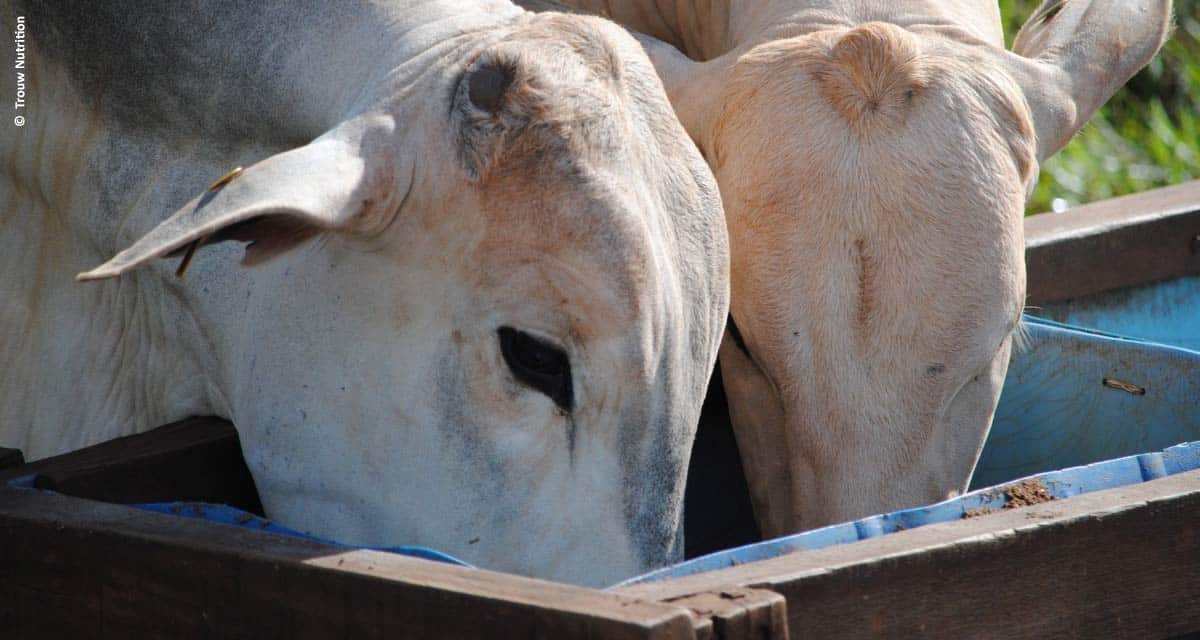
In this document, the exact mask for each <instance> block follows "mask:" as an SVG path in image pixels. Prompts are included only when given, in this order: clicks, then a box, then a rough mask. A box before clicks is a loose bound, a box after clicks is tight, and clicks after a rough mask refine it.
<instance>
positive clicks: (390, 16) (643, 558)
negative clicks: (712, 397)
mask: <svg viewBox="0 0 1200 640" xmlns="http://www.w3.org/2000/svg"><path fill="white" fill-rule="evenodd" d="M221 7H222V8H221V9H220V10H217V9H215V8H210V6H209V4H208V3H206V2H203V1H202V0H185V1H181V2H149V1H146V2H138V1H132V0H131V1H128V2H102V3H92V4H86V5H85V4H83V3H75V2H38V1H35V0H16V1H15V2H12V3H7V4H6V5H4V7H2V8H0V24H2V25H3V31H4V32H5V33H16V32H17V31H20V32H21V33H22V36H23V39H22V40H21V41H20V42H21V44H22V47H21V49H20V50H19V51H14V48H13V47H12V46H9V45H5V46H4V47H0V49H3V50H4V51H5V53H4V54H2V56H0V69H3V71H0V73H3V74H4V76H5V82H4V85H3V86H5V87H6V89H5V91H9V90H10V89H11V83H10V82H9V80H10V79H11V77H12V75H13V69H14V65H15V64H16V63H17V62H18V60H17V57H18V56H19V57H20V60H21V61H23V62H24V66H23V69H22V72H23V74H24V75H23V76H22V77H21V79H22V82H24V83H25V84H24V95H25V98H24V100H25V105H24V106H23V107H22V108H21V109H20V111H18V112H15V113H16V114H18V115H22V116H24V117H25V125H24V126H23V127H16V126H14V125H13V117H14V112H13V111H12V110H11V109H10V108H9V107H10V106H11V102H10V98H11V97H12V96H11V95H6V96H5V97H4V105H3V109H4V111H5V117H4V122H3V124H2V125H0V273H2V274H3V276H0V296H2V297H0V300H2V302H0V332H2V333H0V336H2V340H0V345H2V346H0V398H2V399H3V400H2V402H0V444H2V445H3V446H8V447H19V448H21V449H24V450H25V452H26V453H27V454H28V455H29V456H30V457H32V458H38V457H41V456H46V455H50V454H55V453H58V452H62V451H67V450H70V449H74V448H77V447H81V446H84V445H87V444H91V443H94V442H97V441H101V440H105V439H108V438H113V437H116V436H122V435H126V434H130V433H134V432H137V431H140V430H144V429H147V428H151V427H154V426H156V425H160V424H163V423H167V422H170V421H173V420H177V419H181V418H184V417H187V416H190V415H197V414H200V415H204V414H213V415H218V416H223V417H226V418H228V419H230V420H231V421H233V422H234V423H235V425H236V426H237V429H238V432H239V434H240V436H241V440H242V446H243V450H244V453H245V457H246V461H247V463H248V465H249V467H250V470H251V471H252V473H253V475H254V479H255V481H256V483H257V485H258V488H259V490H260V492H261V496H262V499H263V504H264V506H265V507H266V510H267V514H268V515H269V516H271V517H273V518H275V519H277V520H279V521H281V522H282V523H285V524H287V525H290V526H293V527H298V528H300V529H303V530H307V531H310V532H313V533H316V534H319V535H322V536H328V537H331V538H335V539H338V540H342V541H346V542H351V543H362V544H370V545H375V544H400V543H404V544H423V545H428V546H432V547H435V548H438V549H440V550H443V551H446V552H448V553H451V554H454V555H457V556H460V557H462V558H464V559H466V560H469V561H472V562H475V563H478V564H480V565H482V566H485V567H489V568H495V569H500V570H507V571H514V572H519V573H525V574H532V575H536V576H544V577H547V578H553V579H559V580H566V581H572V582H578V583H584V584H593V585H595V584H606V583H611V582H613V581H614V580H616V579H618V578H621V577H623V576H628V575H630V574H634V573H637V572H640V571H643V570H645V569H647V568H650V567H654V566H657V565H661V564H663V563H667V562H669V561H671V560H673V559H676V558H677V557H678V556H679V553H680V551H681V548H682V547H681V544H680V543H681V535H680V510H681V500H682V496H681V493H682V489H683V480H684V473H685V464H686V462H687V460H688V455H689V451H690V446H691V439H692V436H693V432H694V429H695V423H696V420H697V416H698V413H699V409H700V404H701V400H702V396H703V392H704V389H705V385H706V381H707V380H708V376H709V372H710V370H711V367H712V365H713V362H714V361H715V358H716V351H717V347H718V345H719V344H720V341H721V335H722V327H723V326H724V321H725V318H726V315H727V310H728V293H727V291H728V275H727V274H728V247H727V237H726V232H725V227H724V222H723V218H722V214H721V208H720V201H719V198H718V196H717V192H716V185H715V183H714V182H713V181H712V175H711V173H710V172H709V170H708V169H707V167H705V165H704V162H703V159H702V158H701V157H700V155H699V154H698V153H696V151H695V149H694V147H693V146H692V145H691V143H690V141H689V140H688V138H687V136H686V133H685V132H684V131H683V129H682V128H681V127H680V126H679V123H678V121H677V120H676V119H675V118H674V117H673V115H672V112H671V109H670V104H669V103H668V102H667V100H666V97H665V95H664V94H663V92H662V88H661V84H660V83H659V81H658V79H657V78H656V76H655V73H654V69H653V67H652V66H651V65H650V63H649V61H648V60H647V59H646V57H645V54H644V53H643V52H642V51H641V48H640V47H639V45H638V43H637V42H636V41H635V40H634V39H633V38H631V37H630V36H629V35H628V34H627V33H626V32H625V31H624V30H623V29H621V28H619V27H617V26H615V25H612V24H611V23H608V22H606V21H604V20H600V19H597V18H588V17H582V16H572V17H567V16H552V15H541V16H538V15H533V14H527V13H525V12H523V11H522V10H520V9H518V8H516V7H514V6H512V5H511V4H510V3H508V2H507V1H501V0H487V1H477V2H466V1H464V0H429V1H422V2H418V1H415V0H409V1H400V0H398V1H394V2H386V3H381V2H353V3H351V2H337V3H329V4H326V3H323V2H317V1H316V0H312V1H303V2H283V1H278V2H253V3H232V4H230V3H224V4H222V5H221ZM237 165H244V166H245V167H246V169H245V170H244V171H243V172H241V173H240V175H236V176H233V177H232V178H231V179H228V180H227V181H225V184H216V185H213V186H212V187H211V188H207V189H206V187H207V186H208V185H209V183H211V182H213V181H214V178H217V177H218V176H221V175H222V174H225V173H226V172H227V171H228V170H230V169H231V168H233V167H234V166H237ZM218 182H221V181H218ZM172 211H174V213H172ZM223 240H237V241H241V242H243V243H249V244H247V245H245V247H244V254H243V245H241V244H239V243H237V242H225V243H222V244H216V243H218V242H220V241H223ZM206 243H207V245H211V246H206V247H205V248H204V249H201V250H200V251H199V253H198V254H196V256H195V258H194V260H192V261H191V264H190V266H189V267H187V269H186V273H185V274H184V276H183V277H177V276H176V275H175V274H174V273H173V272H174V271H175V270H176V269H177V267H178V266H179V265H180V261H176V260H155V258H160V257H163V256H169V255H180V256H183V255H184V254H190V253H192V251H193V250H194V249H195V248H196V247H198V246H200V245H205V244H206ZM118 251H119V253H118ZM113 254H116V257H115V258H112V260H110V261H108V262H107V263H105V264H103V265H102V266H100V267H98V268H95V269H92V270H90V271H87V272H86V273H83V274H82V275H81V276H80V279H81V280H89V281H91V280H99V281H98V282H85V283H77V282H76V281H75V275H76V273H78V272H80V271H83V270H86V269H89V268H91V267H95V265H97V264H100V263H102V262H104V261H105V260H107V259H108V258H109V257H110V256H112V255H113ZM189 258H190V256H188V257H183V260H187V259H189ZM239 258H240V259H241V262H242V264H243V265H244V266H242V267H239V266H238V264H237V261H238V259H239ZM246 267H249V268H246ZM116 276H121V277H119V278H118V277H116Z"/></svg>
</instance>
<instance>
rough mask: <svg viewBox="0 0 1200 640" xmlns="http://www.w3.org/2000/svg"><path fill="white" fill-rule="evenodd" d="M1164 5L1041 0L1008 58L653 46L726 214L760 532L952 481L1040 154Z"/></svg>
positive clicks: (966, 460) (931, 497)
mask: <svg viewBox="0 0 1200 640" xmlns="http://www.w3.org/2000/svg"><path fill="white" fill-rule="evenodd" d="M1169 14H1170V2H1165V1H1156V2H1125V3H1106V2H1083V1H1080V2H1065V3H1064V2H1062V1H1061V0H1059V1H1051V2H1047V3H1045V5H1044V6H1043V7H1042V8H1041V9H1040V10H1039V11H1038V13H1037V14H1036V15H1035V16H1034V17H1033V18H1032V19H1031V21H1030V23H1029V24H1028V25H1027V26H1026V27H1025V28H1024V29H1023V30H1022V32H1021V34H1020V35H1019V36H1018V37H1017V39H1016V49H1015V51H1014V52H1009V51H1005V50H1003V49H1000V48H997V47H994V46H992V45H989V44H987V43H984V42H982V41H979V40H978V39H976V38H974V37H973V36H971V35H969V32H968V31H966V30H963V29H957V30H956V29H953V28H947V27H936V28H935V27H927V28H924V29H921V28H913V29H911V30H909V29H903V28H900V27H898V26H895V25H893V24H887V23H881V22H874V23H867V24H861V25H857V26H853V27H844V28H827V29H825V30H820V31H816V32H813V33H809V34H807V35H802V36H799V37H793V38H790V39H785V40H776V41H769V42H765V43H760V44H758V45H756V46H749V47H744V48H742V49H739V50H735V51H733V52H731V53H729V54H727V55H725V56H722V57H720V58H717V59H714V60H712V61H709V62H705V63H694V62H691V61H690V60H687V59H686V58H684V57H683V56H682V55H680V54H679V53H678V52H677V51H675V50H674V49H672V48H670V47H669V46H668V45H665V44H662V43H658V42H656V41H652V40H649V39H648V40H647V42H646V47H647V50H648V52H650V53H651V57H652V58H653V59H654V60H655V65H656V67H657V68H658V69H659V71H660V74H661V75H662V76H663V78H664V84H665V85H666V87H667V89H668V93H669V95H670V96H671V99H672V102H673V103H674V105H675V107H676V110H677V112H678V113H679V115H680V119H681V120H682V121H683V123H684V125H685V127H686V128H687V129H688V131H689V132H690V133H691V134H692V136H693V137H694V138H695V140H696V142H697V144H698V145H699V146H700V147H701V149H702V151H703V152H704V154H705V156H706V158H707V159H708V161H709V163H710V164H711V166H712V167H713V169H714V172H715V173H716V176H717V183H718V184H719V185H720V188H721V192H722V197H723V199H724V202H725V211H726V216H727V220H728V225H729V232H730V246H731V252H732V261H731V290H732V298H731V316H730V322H729V326H728V330H727V333H726V338H725V341H724V343H723V345H722V347H721V353H720V356H721V357H720V362H721V369H722V374H723V378H724V385H725V390H726V392H727V394H728V397H729V403H730V412H731V418H732V420H733V423H734V426H735V430H736V433H737V437H738V442H739V446H740V449H741V452H742V456H743V462H744V466H745V468H746V470H747V474H748V476H749V481H750V486H751V492H752V498H753V501H754V504H755V509H756V513H757V517H758V519H759V523H760V525H761V527H762V529H763V531H764V533H766V534H769V535H780V534H784V533H788V532H790V531H794V530H797V529H801V528H809V527H813V526H817V525H822V524H826V523H829V522H835V521H839V520H845V519H851V518H854V517H861V516H865V515H869V514H871V513H877V512H880V511H886V510H891V509H896V508H901V507H907V506H915V505H919V504H924V503H928V502H931V501H935V500H939V499H942V498H945V497H946V496H947V495H949V494H953V493H954V492H956V491H960V490H962V489H964V488H965V486H966V484H967V481H968V480H969V478H970V475H971V472H972V469H973V467H974V464H975V461H976V459H977V457H978V453H979V450H980V448H981V447H982V445H983V441H984V438H985V437H986V434H987V432H988V429H989V427H990V424H991V418H992V414H993V412H994V410H995V406H996V402H997V399H998V396H999V393H1000V388H1001V384H1002V382H1003V380H1004V376H1005V371H1006V367H1007V364H1008V360H1009V354H1010V350H1011V344H1012V338H1011V336H1012V333H1013V331H1014V328H1015V327H1016V326H1017V323H1018V319H1019V317H1020V314H1021V311H1022V308H1023V304H1024V297H1025V272H1024V261H1023V237H1022V214H1023V210H1024V204H1025V200H1026V197H1027V194H1028V193H1029V192H1030V191H1031V189H1032V188H1033V186H1034V183H1035V180H1036V177H1037V174H1038V170H1039V163H1040V162H1041V161H1042V160H1044V159H1045V158H1046V157H1048V156H1050V155H1051V154H1053V153H1054V152H1055V151H1057V150H1058V149H1059V148H1060V147H1062V146H1063V145H1064V144H1066V142H1067V141H1068V140H1069V139H1070V137H1071V135H1072V134H1073V133H1074V132H1075V131H1077V130H1078V129H1079V128H1080V127H1081V126H1082V125H1083V124H1084V122H1086V120H1087V119H1088V117H1089V116H1090V115H1091V114H1092V113H1093V112H1094V111H1095V110H1096V109H1097V108H1098V107H1099V106H1100V105H1101V104H1102V103H1103V102H1104V101H1105V100H1106V99H1107V98H1108V97H1109V96H1110V95H1111V94H1112V93H1113V92H1114V91H1115V90H1116V89H1117V88H1118V87H1119V86H1120V85H1121V84H1122V83H1124V82H1125V80H1127V79H1128V78H1129V77H1130V76H1131V75H1132V74H1133V73H1134V72H1135V71H1136V70H1137V69H1138V68H1140V67H1141V66H1142V65H1144V64H1145V63H1146V62H1147V61H1148V60H1149V59H1150V58H1151V57H1152V56H1153V55H1154V53H1155V52H1156V51H1157V50H1158V48H1159V46H1161V44H1162V41H1163V38H1164V33H1165V30H1166V25H1167V22H1168V18H1169Z"/></svg>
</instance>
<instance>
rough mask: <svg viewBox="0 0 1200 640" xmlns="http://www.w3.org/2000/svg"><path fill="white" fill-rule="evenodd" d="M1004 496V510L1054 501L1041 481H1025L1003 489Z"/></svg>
mask: <svg viewBox="0 0 1200 640" xmlns="http://www.w3.org/2000/svg"><path fill="white" fill-rule="evenodd" d="M1004 495H1006V496H1008V502H1006V503H1004V508H1005V509H1020V508H1021V507H1028V506H1031V505H1035V504H1042V503H1043V502H1050V501H1051V500H1054V496H1052V495H1050V492H1049V491H1048V490H1047V489H1046V485H1044V484H1042V481H1041V480H1026V481H1024V482H1019V483H1017V484H1013V485H1009V486H1007V487H1004Z"/></svg>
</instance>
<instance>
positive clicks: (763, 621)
mask: <svg viewBox="0 0 1200 640" xmlns="http://www.w3.org/2000/svg"><path fill="white" fill-rule="evenodd" d="M669 602H670V603H671V604H674V605H680V606H683V607H687V609H688V610H689V611H691V612H692V614H693V615H694V617H695V621H696V638H697V640H787V639H788V637H789V636H788V627H787V601H786V600H785V599H784V597H783V596H781V595H779V594H778V593H775V592H774V591H767V590H764V589H745V588H730V589H723V590H721V591H712V592H706V593H697V594H692V595H689V596H684V597H682V598H677V599H674V600H670V601H669Z"/></svg>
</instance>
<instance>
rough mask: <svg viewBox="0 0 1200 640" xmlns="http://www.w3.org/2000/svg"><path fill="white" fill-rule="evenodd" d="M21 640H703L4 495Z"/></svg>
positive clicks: (623, 618) (378, 563)
mask: <svg viewBox="0 0 1200 640" xmlns="http://www.w3.org/2000/svg"><path fill="white" fill-rule="evenodd" d="M0 567H3V571H2V575H3V578H2V579H0V629H3V630H4V636H5V637H19V638H34V637H78V638H88V637H98V636H105V637H121V638H136V637H164V636H165V637H173V638H192V637H210V636H220V637H228V638H325V637H353V638H374V637H389V638H480V637H488V638H492V637H495V638H618V639H619V638H663V639H676V638H678V639H685V638H693V637H695V631H694V628H693V627H694V625H695V624H696V622H695V621H694V620H693V616H692V614H690V613H689V612H688V611H687V610H686V609H684V608H683V607H680V606H674V605H669V604H662V603H656V602H646V601H642V600H639V599H636V598H632V597H629V596H624V595H620V594H614V593H608V592H603V591H596V590H592V589H584V588H580V587H573V586H569V585H563V584H556V583H551V582H544V581H539V580H533V579H528V578H522V577H517V576H510V575H505V574H500V573H493V572H489V571H483V570H471V569H465V568H462V567H456V566H451V565H447V564H441V563H435V562H430V561H425V560H418V559H414V558H407V557H403V556H398V555H394V554H388V553H381V552H373V551H347V550H345V549H343V548H339V547H333V546H329V545H324V544H319V543H315V542H311V541H306V540H298V539H293V538H287V537H282V536H275V535H270V534H265V533H261V532H256V531H249V530H245V529H242V528H238V527H229V526H224V525H219V524H213V523H208V522H203V521H198V520H190V519H185V518H174V517H170V516H165V515H161V514H156V513H149V512H143V511H138V510H135V509H131V508H128V507H121V506H116V505H109V504H104V503H99V502H93V501H90V500H82V499H78V498H72V497H68V496H62V495H55V494H48V493H42V492H36V491H29V490H20V489H11V488H9V489H3V490H0Z"/></svg>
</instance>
